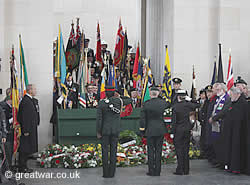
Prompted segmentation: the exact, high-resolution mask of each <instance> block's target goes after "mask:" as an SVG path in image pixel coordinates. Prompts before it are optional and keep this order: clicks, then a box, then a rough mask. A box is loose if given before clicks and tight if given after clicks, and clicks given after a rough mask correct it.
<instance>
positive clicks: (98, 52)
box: [96, 22, 103, 70]
mask: <svg viewBox="0 0 250 185" xmlns="http://www.w3.org/2000/svg"><path fill="white" fill-rule="evenodd" d="M96 37H97V41H96V61H97V62H99V64H101V65H100V66H101V70H102V68H103V62H102V56H101V51H102V49H101V34H100V26H99V22H98V24H97V35H96Z"/></svg>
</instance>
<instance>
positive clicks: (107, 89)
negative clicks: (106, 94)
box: [105, 85, 115, 92]
mask: <svg viewBox="0 0 250 185" xmlns="http://www.w3.org/2000/svg"><path fill="white" fill-rule="evenodd" d="M105 90H106V91H111V92H114V91H115V87H114V86H109V85H107V86H106V87H105Z"/></svg>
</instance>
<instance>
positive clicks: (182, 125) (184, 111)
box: [172, 90, 200, 175]
mask: <svg viewBox="0 0 250 185" xmlns="http://www.w3.org/2000/svg"><path fill="white" fill-rule="evenodd" d="M177 100H178V102H177V103H176V104H175V105H174V106H173V116H172V120H173V127H172V133H173V135H174V145H175V150H176V155H177V168H176V172H174V175H188V174H189V144H190V136H191V134H190V132H191V129H192V128H193V124H192V123H191V120H190V117H189V116H190V112H192V111H194V110H195V109H196V108H199V106H200V105H199V104H198V103H192V102H188V101H186V91H185V90H178V91H177Z"/></svg>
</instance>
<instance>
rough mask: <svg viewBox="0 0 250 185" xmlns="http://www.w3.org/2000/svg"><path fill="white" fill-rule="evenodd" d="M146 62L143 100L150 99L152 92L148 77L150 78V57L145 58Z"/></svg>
mask: <svg viewBox="0 0 250 185" xmlns="http://www.w3.org/2000/svg"><path fill="white" fill-rule="evenodd" d="M144 61H145V62H144V63H145V66H144V67H145V69H146V71H145V78H144V83H143V90H142V101H143V102H145V101H147V100H149V99H150V94H149V88H148V86H149V83H148V79H149V67H148V66H149V63H150V59H148V60H146V59H145V60H144Z"/></svg>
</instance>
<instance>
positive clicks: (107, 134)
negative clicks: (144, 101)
mask: <svg viewBox="0 0 250 185" xmlns="http://www.w3.org/2000/svg"><path fill="white" fill-rule="evenodd" d="M122 101H123V105H128V104H130V103H131V99H130V98H127V99H123V100H122ZM122 101H121V99H120V98H116V97H111V98H109V99H104V100H101V101H100V102H99V105H98V108H97V115H96V129H97V133H98V134H100V135H101V136H102V137H101V140H102V162H103V177H113V176H114V175H115V168H116V152H117V142H118V136H119V133H120V124H121V123H120V120H121V118H120V110H121V106H122ZM109 152H110V159H109V157H108V156H109Z"/></svg>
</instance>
